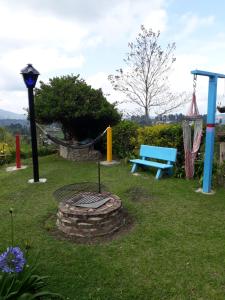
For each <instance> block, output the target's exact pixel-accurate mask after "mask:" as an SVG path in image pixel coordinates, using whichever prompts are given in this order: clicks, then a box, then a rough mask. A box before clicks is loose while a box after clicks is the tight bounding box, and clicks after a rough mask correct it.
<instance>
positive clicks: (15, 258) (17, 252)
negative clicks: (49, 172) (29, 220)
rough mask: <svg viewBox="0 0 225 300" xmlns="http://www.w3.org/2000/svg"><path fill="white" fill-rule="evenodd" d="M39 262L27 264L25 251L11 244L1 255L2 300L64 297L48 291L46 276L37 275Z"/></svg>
mask: <svg viewBox="0 0 225 300" xmlns="http://www.w3.org/2000/svg"><path fill="white" fill-rule="evenodd" d="M10 214H11V237H12V245H13V243H14V241H13V214H12V209H10ZM37 267H38V265H37V263H35V264H34V265H29V264H27V260H26V258H25V255H24V252H23V251H22V250H21V249H20V248H19V247H13V246H10V247H8V248H7V250H6V251H5V252H3V253H2V254H1V255H0V300H17V299H18V300H31V299H46V300H47V299H64V297H63V296H61V295H59V294H55V293H52V292H49V291H46V290H45V288H46V281H45V280H46V278H47V277H46V276H39V275H37V273H36V271H37Z"/></svg>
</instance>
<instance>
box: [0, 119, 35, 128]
mask: <svg viewBox="0 0 225 300" xmlns="http://www.w3.org/2000/svg"><path fill="white" fill-rule="evenodd" d="M11 124H20V125H21V126H25V127H29V121H27V120H26V119H25V120H20V119H3V120H1V119H0V127H6V126H10V125H11Z"/></svg>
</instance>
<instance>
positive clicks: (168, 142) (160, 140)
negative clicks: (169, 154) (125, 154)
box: [133, 124, 184, 163]
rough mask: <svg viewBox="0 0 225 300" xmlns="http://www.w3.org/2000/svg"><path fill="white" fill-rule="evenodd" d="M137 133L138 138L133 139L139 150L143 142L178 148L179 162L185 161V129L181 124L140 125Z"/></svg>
mask: <svg viewBox="0 0 225 300" xmlns="http://www.w3.org/2000/svg"><path fill="white" fill-rule="evenodd" d="M137 134H138V135H137V139H136V140H133V144H134V145H136V149H137V150H138V151H139V149H140V145H142V144H144V145H154V146H160V147H171V148H177V151H178V156H177V159H178V162H179V163H180V162H183V161H184V150H183V131H182V126H181V125H180V124H159V125H154V126H146V127H140V128H138V130H137Z"/></svg>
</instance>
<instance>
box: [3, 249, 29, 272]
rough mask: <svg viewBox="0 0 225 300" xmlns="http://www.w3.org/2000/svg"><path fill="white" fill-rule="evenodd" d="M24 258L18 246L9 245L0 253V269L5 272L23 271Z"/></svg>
mask: <svg viewBox="0 0 225 300" xmlns="http://www.w3.org/2000/svg"><path fill="white" fill-rule="evenodd" d="M25 263H26V260H25V258H24V256H23V252H22V251H21V250H20V248H19V247H9V248H7V251H5V252H4V253H2V254H1V255H0V270H2V272H6V273H14V272H16V273H19V272H21V271H23V267H24V265H25Z"/></svg>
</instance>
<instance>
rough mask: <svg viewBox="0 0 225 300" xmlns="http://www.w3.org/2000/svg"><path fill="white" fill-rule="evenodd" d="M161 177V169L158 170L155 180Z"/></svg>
mask: <svg viewBox="0 0 225 300" xmlns="http://www.w3.org/2000/svg"><path fill="white" fill-rule="evenodd" d="M161 177H162V169H158V171H157V173H156V176H155V179H160V178H161Z"/></svg>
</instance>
